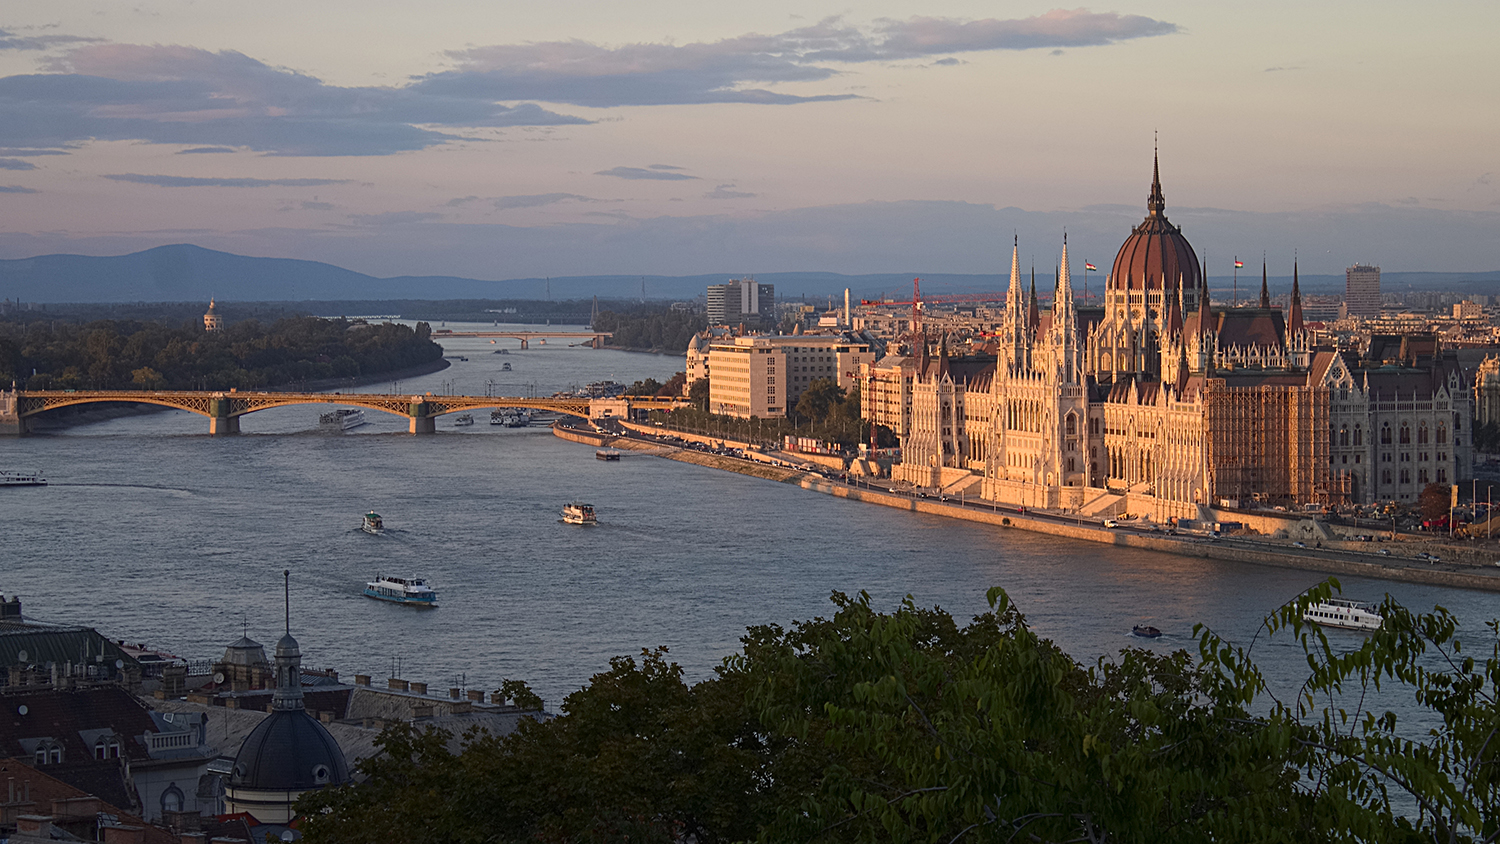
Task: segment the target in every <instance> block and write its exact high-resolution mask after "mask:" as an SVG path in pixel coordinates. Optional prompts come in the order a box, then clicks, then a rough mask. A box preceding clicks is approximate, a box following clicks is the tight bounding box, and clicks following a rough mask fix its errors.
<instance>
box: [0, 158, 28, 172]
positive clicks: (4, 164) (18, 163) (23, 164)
mask: <svg viewBox="0 0 1500 844" xmlns="http://www.w3.org/2000/svg"><path fill="white" fill-rule="evenodd" d="M35 169H36V165H35V164H32V163H31V162H30V161H22V160H21V159H19V158H0V170H35Z"/></svg>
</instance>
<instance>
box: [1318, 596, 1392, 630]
mask: <svg viewBox="0 0 1500 844" xmlns="http://www.w3.org/2000/svg"><path fill="white" fill-rule="evenodd" d="M1302 620H1303V621H1309V622H1312V623H1313V624H1317V625H1319V626H1322V627H1341V628H1343V629H1345V630H1379V629H1380V625H1381V624H1382V623H1384V622H1385V619H1383V618H1381V617H1380V613H1379V612H1377V611H1376V608H1375V607H1374V606H1372V605H1370V604H1362V603H1360V602H1358V601H1349V600H1345V599H1343V598H1329V599H1328V600H1326V601H1319V602H1318V603H1316V604H1313V605H1312V606H1310V607H1308V608H1307V609H1306V610H1305V611H1303V613H1302Z"/></svg>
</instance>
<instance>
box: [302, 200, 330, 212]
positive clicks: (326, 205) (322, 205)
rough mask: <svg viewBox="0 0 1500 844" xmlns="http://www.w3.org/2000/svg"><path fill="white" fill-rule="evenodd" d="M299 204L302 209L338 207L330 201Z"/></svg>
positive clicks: (317, 209)
mask: <svg viewBox="0 0 1500 844" xmlns="http://www.w3.org/2000/svg"><path fill="white" fill-rule="evenodd" d="M301 204H302V210H303V211H332V210H334V209H335V208H338V206H337V205H334V204H333V203H332V202H303V203H301Z"/></svg>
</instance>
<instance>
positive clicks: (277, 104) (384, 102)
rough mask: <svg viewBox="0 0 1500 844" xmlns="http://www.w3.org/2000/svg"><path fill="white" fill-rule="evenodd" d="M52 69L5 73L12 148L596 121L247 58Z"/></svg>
mask: <svg viewBox="0 0 1500 844" xmlns="http://www.w3.org/2000/svg"><path fill="white" fill-rule="evenodd" d="M42 68H43V69H44V70H46V71H48V72H46V73H37V74H28V75H15V76H7V77H3V78H0V113H3V114H5V115H6V119H5V120H4V121H0V145H13V146H30V147H60V146H65V145H69V144H78V143H82V142H85V141H89V140H117V141H146V142H150V143H159V144H180V145H187V146H198V147H238V148H244V149H250V150H255V151H258V152H264V153H269V154H272V155H309V156H312V155H390V154H393V153H398V152H406V151H411V150H419V149H424V148H427V147H431V146H435V145H439V144H443V143H447V142H449V141H452V140H460V139H465V137H466V136H464V135H460V134H455V133H453V132H451V131H446V129H447V128H450V127H453V128H465V129H472V128H502V127H510V126H560V125H570V124H585V123H587V122H588V121H587V120H583V119H581V118H577V117H570V116H567V115H562V114H557V113H554V112H551V111H548V110H546V109H543V108H541V107H540V106H537V105H535V104H534V103H518V104H514V105H507V104H504V103H498V102H496V101H495V100H494V99H493V98H485V97H465V96H456V95H448V94H442V93H433V92H427V91H420V90H417V89H416V88H415V87H413V86H406V87H338V86H334V85H328V84H326V83H324V82H322V81H321V80H319V79H317V78H315V77H312V76H309V75H306V74H302V73H297V72H295V71H291V70H286V69H283V68H274V67H270V66H269V65H266V64H264V63H263V62H260V61H257V60H256V59H253V58H250V57H249V56H246V55H244V54H242V53H237V52H233V51H221V52H211V51H208V50H200V49H196V48H192V47H175V46H139V45H130V44H88V45H84V46H80V47H77V48H75V49H73V50H70V51H68V52H67V53H66V54H65V55H63V56H59V57H53V58H50V59H47V60H46V61H44V62H43V63H42Z"/></svg>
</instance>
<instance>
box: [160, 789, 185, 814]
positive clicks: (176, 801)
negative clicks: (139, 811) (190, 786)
mask: <svg viewBox="0 0 1500 844" xmlns="http://www.w3.org/2000/svg"><path fill="white" fill-rule="evenodd" d="M161 810H162V812H180V811H182V789H180V788H178V787H177V784H176V783H173V784H171V785H169V786H167V790H166V791H163V792H162V793H161Z"/></svg>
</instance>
